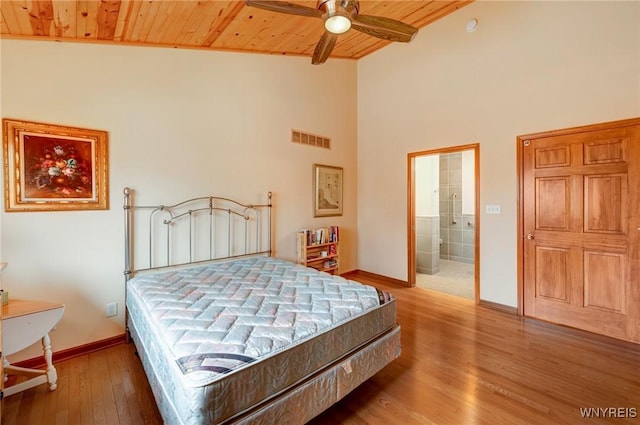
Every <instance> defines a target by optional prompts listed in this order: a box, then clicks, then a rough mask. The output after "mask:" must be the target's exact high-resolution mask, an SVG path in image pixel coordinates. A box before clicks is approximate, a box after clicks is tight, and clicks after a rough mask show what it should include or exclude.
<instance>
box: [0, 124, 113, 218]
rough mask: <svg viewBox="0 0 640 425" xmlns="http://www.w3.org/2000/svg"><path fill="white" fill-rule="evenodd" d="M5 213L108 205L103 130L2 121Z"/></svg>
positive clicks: (97, 207)
mask: <svg viewBox="0 0 640 425" xmlns="http://www.w3.org/2000/svg"><path fill="white" fill-rule="evenodd" d="M3 130H4V132H3V147H4V150H3V151H4V154H5V158H4V183H5V210H6V211H57V210H80V209H107V208H108V191H107V188H108V181H107V176H108V175H107V133H106V132H104V131H100V130H90V129H83V128H77V127H63V126H57V125H50V124H43V123H34V122H27V121H17V120H10V119H3Z"/></svg>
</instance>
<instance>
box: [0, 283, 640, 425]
mask: <svg viewBox="0 0 640 425" xmlns="http://www.w3.org/2000/svg"><path fill="white" fill-rule="evenodd" d="M356 278H357V277H356ZM360 280H361V281H363V282H364V283H370V284H373V285H375V286H378V287H380V288H382V289H387V290H389V291H391V292H392V293H393V294H394V296H396V298H397V300H398V322H399V323H400V325H401V327H402V355H401V356H400V358H398V359H396V360H395V361H394V362H392V363H391V364H389V365H388V366H387V367H385V368H384V369H382V370H381V371H380V372H379V373H377V374H376V375H375V376H373V377H372V378H371V379H369V380H368V381H366V382H365V383H363V384H362V385H361V386H359V387H358V388H356V389H355V390H354V391H352V392H351V393H350V394H348V395H347V396H346V397H345V398H344V399H342V400H341V401H339V402H338V403H336V404H335V405H334V406H332V407H331V408H330V409H328V410H327V411H325V412H324V413H322V414H321V415H319V416H317V417H316V418H315V419H313V420H312V421H311V422H310V424H309V425H335V424H341V425H378V424H380V425H388V424H400V425H467V424H469V425H515V424H517V425H557V424H588V425H592V424H593V425H600V424H611V425H626V424H638V423H640V416H638V415H640V345H637V344H632V343H627V342H624V341H619V340H613V339H610V338H606V337H602V336H599V335H594V334H590V333H587V332H583V331H579V330H574V329H569V328H566V327H560V326H555V325H552V324H548V323H544V322H539V321H536V320H531V319H524V318H522V317H517V316H514V315H511V314H508V313H505V312H500V311H495V310H491V309H488V308H486V307H481V306H476V305H475V304H473V302H472V301H469V300H466V299H462V298H455V297H452V296H448V295H442V294H438V293H435V292H430V291H428V290H426V289H421V288H401V287H396V286H390V285H389V284H388V283H385V282H384V281H383V280H379V279H376V278H372V277H371V276H368V275H367V276H360ZM57 368H58V379H59V383H58V389H57V390H56V391H54V392H49V391H48V390H47V389H46V386H40V387H38V388H33V389H30V390H27V391H25V392H23V393H21V394H15V395H13V396H10V397H7V398H6V399H5V404H4V408H3V411H2V415H3V416H2V424H3V425H37V424H38V423H42V424H43V425H49V424H52V423H55V424H56V425H97V424H103V423H106V424H108V425H112V424H117V425H139V424H149V425H160V424H162V419H161V418H160V414H159V412H158V409H157V407H156V405H155V401H154V399H153V394H152V392H151V388H150V386H149V383H148V381H147V380H146V376H145V375H144V370H143V368H142V365H141V363H140V359H138V358H137V356H136V355H135V347H134V346H133V344H128V345H127V344H121V345H117V346H115V347H110V348H107V349H105V350H102V351H100V352H97V353H93V354H89V355H84V356H79V357H77V358H74V359H71V360H67V361H65V362H61V363H60V364H58V365H57ZM611 407H615V408H623V409H627V412H628V413H633V412H634V411H633V410H630V409H635V412H636V417H617V418H612V417H606V418H605V417H600V418H590V419H583V418H582V417H581V413H580V409H581V408H603V409H604V408H607V409H608V408H611ZM52 414H53V416H50V415H52ZM52 417H53V418H55V420H51V418H52ZM33 421H36V422H33ZM37 421H41V422H37Z"/></svg>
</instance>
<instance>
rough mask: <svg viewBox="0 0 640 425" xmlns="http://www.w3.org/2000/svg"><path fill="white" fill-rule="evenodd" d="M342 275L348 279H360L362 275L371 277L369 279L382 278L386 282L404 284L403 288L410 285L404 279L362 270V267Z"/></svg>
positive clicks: (397, 284)
mask: <svg viewBox="0 0 640 425" xmlns="http://www.w3.org/2000/svg"><path fill="white" fill-rule="evenodd" d="M342 276H343V277H344V278H346V279H353V280H358V277H359V276H362V277H365V278H369V279H377V280H381V281H383V282H384V283H388V284H390V285H396V286H402V287H403V288H406V287H407V286H409V285H408V284H407V282H405V281H404V280H400V279H395V278H393V277H389V276H384V275H381V274H377V273H371V272H367V271H364V270H360V269H356V270H352V271H350V272H346V273H344V274H342Z"/></svg>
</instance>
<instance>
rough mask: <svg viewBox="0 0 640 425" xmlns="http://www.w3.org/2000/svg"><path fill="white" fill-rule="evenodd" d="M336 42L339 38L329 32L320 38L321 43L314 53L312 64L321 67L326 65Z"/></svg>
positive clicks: (317, 45) (319, 42)
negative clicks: (322, 64)
mask: <svg viewBox="0 0 640 425" xmlns="http://www.w3.org/2000/svg"><path fill="white" fill-rule="evenodd" d="M336 40H338V36H337V35H336V34H333V33H331V32H329V31H325V32H324V34H322V37H320V41H318V44H316V49H315V50H314V51H313V58H312V59H311V63H312V64H314V65H319V64H321V63H325V61H326V60H327V58H328V57H329V55H330V54H331V51H332V50H333V47H334V46H335V45H336Z"/></svg>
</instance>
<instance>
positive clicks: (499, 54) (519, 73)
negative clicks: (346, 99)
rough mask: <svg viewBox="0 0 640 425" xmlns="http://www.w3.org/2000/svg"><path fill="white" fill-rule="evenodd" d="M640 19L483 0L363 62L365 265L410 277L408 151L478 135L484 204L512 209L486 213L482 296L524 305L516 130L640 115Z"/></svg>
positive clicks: (361, 239)
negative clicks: (473, 23) (520, 300)
mask: <svg viewBox="0 0 640 425" xmlns="http://www.w3.org/2000/svg"><path fill="white" fill-rule="evenodd" d="M639 15H640V3H639V2H476V3H473V4H471V5H469V6H467V7H464V8H462V9H461V10H459V11H457V12H456V13H453V14H451V15H449V16H447V17H445V18H443V19H442V20H440V21H437V22H435V23H434V24H432V25H429V26H428V27H426V28H423V29H422V30H420V32H419V33H418V34H417V36H416V38H415V39H414V40H413V41H412V42H411V43H409V44H399V43H398V44H394V45H391V46H388V47H385V48H384V49H382V50H380V51H378V52H375V53H373V54H371V55H369V56H367V57H365V58H363V59H361V60H360V61H358V163H359V167H358V171H359V174H358V205H359V206H358V228H359V229H360V232H359V233H358V247H359V250H358V266H359V268H361V269H364V270H368V271H371V272H374V273H379V274H383V275H387V276H391V277H394V278H398V279H406V278H407V249H406V246H407V243H406V239H407V231H406V220H407V213H406V208H407V207H406V205H407V201H406V185H407V181H406V180H407V170H406V164H407V154H408V153H410V152H419V151H424V150H429V149H435V148H439V147H444V146H454V145H464V144H468V143H475V142H479V143H480V197H481V198H480V203H481V208H482V209H484V205H485V204H488V203H491V204H500V205H501V206H502V214H501V215H486V214H484V213H482V215H481V235H480V238H481V242H480V250H481V251H480V252H481V258H480V297H481V298H482V299H484V300H488V301H492V302H496V303H500V304H505V305H510V306H515V305H516V304H517V284H516V278H517V276H516V216H517V204H516V202H517V176H516V148H515V140H516V136H518V135H521V134H527V133H531V132H537V131H544V130H552V129H558V128H566V127H572V126H578V125H584V124H592V123H597V122H605V121H611V120H618V119H624V118H631V117H636V116H639V115H640V96H639V94H640V25H639V23H640V19H639V17H640V16H639ZM471 18H477V19H478V20H479V26H478V29H477V30H476V31H475V32H473V33H467V32H465V24H466V22H467V20H469V19H471ZM367 229H376V231H375V232H369V231H366V230H367Z"/></svg>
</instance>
